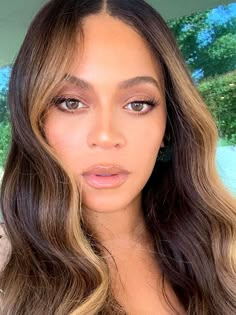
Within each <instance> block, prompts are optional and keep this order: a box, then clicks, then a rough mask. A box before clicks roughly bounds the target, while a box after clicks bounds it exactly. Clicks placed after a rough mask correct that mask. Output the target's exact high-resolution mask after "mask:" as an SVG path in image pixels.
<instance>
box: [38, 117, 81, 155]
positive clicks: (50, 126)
mask: <svg viewBox="0 0 236 315" xmlns="http://www.w3.org/2000/svg"><path fill="white" fill-rule="evenodd" d="M44 126H45V136H46V138H47V141H48V143H49V145H50V146H51V147H52V148H53V149H54V150H55V151H56V153H57V154H58V156H59V157H61V158H63V159H68V158H69V156H72V155H73V154H74V153H75V152H74V151H75V150H76V148H77V151H79V150H78V148H79V143H78V134H77V133H75V131H74V128H73V126H72V125H71V124H67V123H66V121H65V119H58V118H56V117H55V116H51V117H48V118H47V120H46V121H45V124H44Z"/></svg>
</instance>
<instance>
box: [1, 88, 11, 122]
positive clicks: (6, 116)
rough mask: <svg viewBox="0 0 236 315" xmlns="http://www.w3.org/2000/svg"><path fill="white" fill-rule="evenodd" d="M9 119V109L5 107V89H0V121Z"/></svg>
mask: <svg viewBox="0 0 236 315" xmlns="http://www.w3.org/2000/svg"><path fill="white" fill-rule="evenodd" d="M8 119H9V111H8V107H7V91H6V90H5V89H3V90H1V91H0V123H2V122H4V121H7V120H8Z"/></svg>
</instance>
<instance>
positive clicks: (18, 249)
mask: <svg viewBox="0 0 236 315" xmlns="http://www.w3.org/2000/svg"><path fill="white" fill-rule="evenodd" d="M99 12H107V14H109V15H111V16H113V17H116V18H119V19H120V20H122V21H123V22H124V23H127V24H128V25H130V26H131V27H133V28H134V29H135V30H136V31H138V32H139V34H140V35H141V36H142V37H143V39H144V40H145V41H146V42H147V44H148V46H149V48H150V49H151V50H152V52H153V53H154V55H155V56H156V58H157V60H158V61H159V62H160V64H161V67H162V71H163V75H164V78H165V93H166V100H167V113H168V121H167V131H168V133H169V134H170V138H171V146H172V150H173V156H172V159H171V160H170V161H169V162H166V163H163V162H162V161H157V162H156V165H155V167H154V170H153V173H152V175H151V177H150V178H149V180H148V182H147V183H146V185H145V187H144V189H143V200H142V203H143V209H144V211H145V220H146V224H147V226H148V228H149V230H150V232H151V234H152V235H153V238H154V240H155V250H156V257H157V259H158V262H159V264H160V266H161V271H162V274H163V279H168V281H169V283H170V284H171V286H172V288H173V289H174V292H175V293H176V295H177V297H178V299H179V301H180V302H181V304H182V305H183V307H184V308H185V310H186V313H187V314H188V315H194V314H196V315H206V314H208V315H223V314H224V315H226V314H227V315H234V314H235V313H236V285H235V283H236V252H235V248H236V247H235V245H236V210H235V209H236V200H235V198H233V196H232V195H231V193H230V192H229V191H228V190H227V189H226V187H225V186H224V185H223V183H222V181H221V179H220V178H219V175H218V173H217V170H216V163H215V154H216V145H217V139H218V132H217V128H216V125H215V122H214V119H213V117H212V115H211V113H210V111H209V110H208V108H207V106H206V104H205V103H204V102H203V100H202V98H201V97H200V95H199V93H198V92H197V90H196V88H195V86H194V84H193V82H192V79H191V77H190V75H189V73H188V70H187V68H186V66H185V63H184V61H183V58H182V56H181V54H180V52H179V49H178V47H177V45H176V42H175V39H174V38H173V35H172V33H171V31H170V30H169V28H168V27H167V25H166V23H165V21H164V20H163V19H162V17H161V16H160V15H159V13H158V12H156V11H155V10H154V9H153V8H152V7H151V6H149V5H148V4H147V3H146V2H145V1H143V0H129V1H125V0H107V1H105V0H80V1H78V0H64V1H63V0H52V1H49V2H48V3H47V4H46V5H45V6H44V7H43V8H42V9H41V10H40V12H39V13H38V14H37V16H36V17H35V19H34V20H33V22H32V24H31V26H30V28H29V30H28V32H27V35H26V37H25V40H24V42H23V45H22V47H21V49H20V52H19V54H18V56H17V59H16V61H15V63H14V66H13V69H12V75H11V79H10V88H9V110H10V119H11V126H12V137H11V146H10V151H9V154H8V157H7V162H6V165H5V172H4V175H3V180H2V185H1V205H0V206H1V209H2V214H3V219H4V223H5V231H6V235H7V237H8V239H9V242H10V244H11V251H10V253H9V256H8V259H7V261H6V263H5V265H4V268H3V270H2V271H1V273H0V288H1V290H3V292H4V294H2V298H1V314H4V315H6V314H7V315H16V314H19V315H20V314H27V315H30V314H32V315H33V314H34V315H42V314H48V315H54V314H56V315H65V314H70V315H76V314H80V315H88V314H91V315H92V314H106V315H108V314H114V310H113V309H112V294H111V287H110V275H109V268H108V266H107V264H106V261H105V260H104V257H103V256H102V247H101V244H100V243H99V241H98V240H97V239H96V238H95V237H92V236H91V235H90V234H89V232H88V229H87V227H86V224H85V222H84V220H83V216H82V214H83V211H82V207H81V196H80V189H79V188H78V187H77V186H76V182H75V180H74V178H73V176H72V174H70V173H69V171H68V170H67V169H66V167H65V166H64V165H63V163H62V161H60V160H59V158H58V157H57V156H56V154H55V153H54V151H53V150H52V148H50V146H49V145H48V143H47V141H46V139H45V137H44V133H43V117H44V115H45V113H46V109H47V108H48V106H49V104H50V100H51V99H52V97H53V96H55V94H56V91H57V89H58V88H59V86H60V84H61V82H62V81H63V79H64V76H65V74H66V73H67V71H68V69H69V67H70V65H71V62H72V60H73V51H74V50H75V45H76V36H77V35H78V33H79V34H80V35H81V36H80V37H81V41H80V47H81V48H82V45H83V29H82V27H81V21H82V19H83V18H85V17H86V16H88V15H90V14H97V13H99ZM58 47H60V49H58ZM163 290H164V287H163ZM163 294H165V291H163ZM166 298H167V299H168V297H166ZM169 303H171V302H170V301H169Z"/></svg>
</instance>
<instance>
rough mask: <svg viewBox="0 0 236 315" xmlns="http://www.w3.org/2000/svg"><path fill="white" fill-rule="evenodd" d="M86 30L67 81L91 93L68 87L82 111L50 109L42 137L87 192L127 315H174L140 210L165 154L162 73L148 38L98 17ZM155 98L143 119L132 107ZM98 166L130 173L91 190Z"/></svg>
mask: <svg viewBox="0 0 236 315" xmlns="http://www.w3.org/2000/svg"><path fill="white" fill-rule="evenodd" d="M83 26H84V33H85V42H84V50H83V53H82V54H81V51H80V49H79V47H78V52H77V56H78V58H76V59H75V62H74V64H73V66H72V68H71V70H70V73H69V74H70V75H71V76H74V77H76V78H82V79H83V80H86V81H87V82H89V83H90V84H91V85H92V86H93V88H92V89H89V90H85V89H82V88H80V87H78V86H77V85H75V84H73V83H69V82H67V83H65V86H64V88H63V89H62V90H61V92H60V95H63V96H66V97H70V98H72V97H73V98H76V99H78V100H80V102H78V106H81V107H80V108H78V109H76V113H74V114H69V113H66V112H62V111H60V110H59V109H58V108H56V106H55V107H52V108H51V109H50V111H49V112H48V115H47V117H46V120H45V134H46V137H47V139H48V142H49V143H50V144H51V146H52V147H53V148H54V149H55V151H56V153H57V154H58V155H59V156H60V157H61V158H62V160H63V161H64V163H65V164H66V165H67V167H68V169H70V171H72V173H73V174H74V175H75V177H76V180H77V181H78V184H80V185H82V200H83V203H82V207H83V210H84V214H85V217H86V220H87V222H88V224H89V225H90V227H91V229H92V230H93V231H94V233H96V235H97V237H98V238H99V239H100V241H101V242H102V243H103V244H104V246H106V247H107V248H108V250H110V251H111V252H112V254H113V256H114V257H115V260H116V263H117V265H118V269H119V274H120V276H121V280H122V282H123V283H125V287H124V288H122V286H121V285H120V282H119V281H118V280H117V276H118V274H117V271H115V269H114V266H113V265H112V262H111V260H110V258H109V257H108V258H107V261H108V264H109V266H110V268H111V273H112V278H113V280H112V281H113V286H114V292H115V294H116V296H117V300H118V301H119V302H120V304H121V305H123V306H124V307H125V309H126V310H127V313H128V314H130V315H149V314H150V315H155V314H158V315H167V314H168V315H170V314H171V313H170V309H168V308H167V310H166V306H165V303H164V304H163V298H161V294H159V292H160V270H159V268H158V266H157V264H156V262H155V260H154V258H153V254H152V253H150V251H147V248H149V249H151V248H152V237H151V236H150V235H149V233H148V231H147V228H146V226H145V222H144V217H143V210H142V207H141V198H142V189H143V187H144V186H145V184H146V182H147V181H148V179H149V177H150V175H151V173H152V170H153V168H154V165H155V161H156V157H157V155H158V151H159V149H160V147H163V146H164V143H163V137H164V134H165V128H166V119H167V115H166V102H165V93H164V84H163V77H162V73H161V68H160V65H159V64H158V62H157V60H156V59H155V58H154V56H153V55H152V53H151V52H150V50H149V49H148V47H147V45H146V43H145V41H144V40H143V38H142V37H141V36H140V35H139V34H138V33H137V32H136V31H135V30H133V29H132V28H131V27H130V26H128V25H126V24H125V23H123V22H122V21H120V20H118V19H114V18H112V17H111V16H109V15H107V14H104V13H101V14H98V15H91V16H89V17H87V18H86V19H85V20H84V24H83ZM139 76H149V77H152V78H153V79H154V80H156V82H157V85H155V84H152V83H150V82H149V83H148V82H142V83H139V84H136V85H133V86H130V87H128V88H126V89H121V88H120V87H119V84H120V82H123V81H124V80H128V79H130V78H134V77H139ZM152 98H154V99H155V100H156V105H155V106H154V107H150V106H148V105H145V104H144V105H143V108H142V109H141V111H140V112H143V114H142V115H137V114H138V112H136V111H135V110H134V109H132V107H131V105H130V103H131V102H132V101H137V100H143V99H152ZM83 105H84V107H83ZM62 106H63V108H65V104H61V107H62ZM144 112H145V113H144ZM99 163H114V164H120V165H122V166H123V167H124V168H126V169H127V170H128V171H130V175H129V178H128V179H127V181H126V182H125V183H124V184H122V185H121V186H120V187H118V188H115V189H102V190H101V189H100V190H97V189H94V188H91V187H89V186H88V185H87V184H86V182H85V181H84V179H83V176H82V175H81V174H82V172H83V171H84V170H85V169H86V168H88V167H89V166H91V165H93V164H99ZM140 236H141V237H140ZM137 238H138V240H137ZM134 244H135V246H134ZM132 247H133V248H132ZM141 249H142V250H141ZM145 250H146V251H145ZM173 302H175V298H174V296H173ZM162 304H163V305H162Z"/></svg>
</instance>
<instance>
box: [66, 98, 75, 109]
mask: <svg viewBox="0 0 236 315" xmlns="http://www.w3.org/2000/svg"><path fill="white" fill-rule="evenodd" d="M66 103H67V104H66V105H67V106H68V107H69V108H71V109H76V108H77V101H71V100H68V101H67V102H66Z"/></svg>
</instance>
